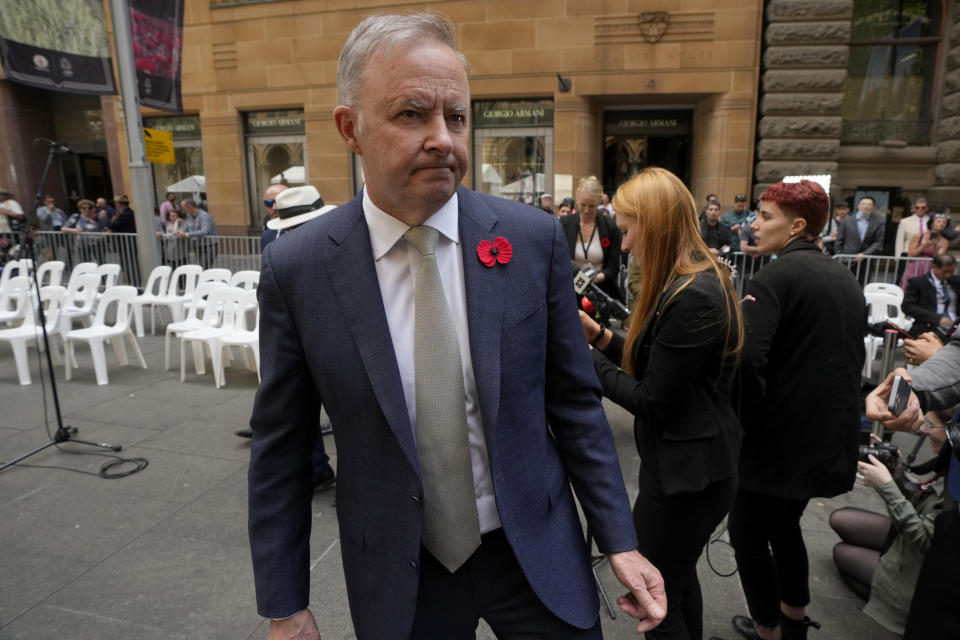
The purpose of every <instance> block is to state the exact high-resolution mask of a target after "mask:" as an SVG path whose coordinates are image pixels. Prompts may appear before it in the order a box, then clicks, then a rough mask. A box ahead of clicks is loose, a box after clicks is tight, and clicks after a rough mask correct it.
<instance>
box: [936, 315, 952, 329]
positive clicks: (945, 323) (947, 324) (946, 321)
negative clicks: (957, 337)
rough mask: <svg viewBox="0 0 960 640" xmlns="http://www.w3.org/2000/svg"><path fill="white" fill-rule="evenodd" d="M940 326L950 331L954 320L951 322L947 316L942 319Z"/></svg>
mask: <svg viewBox="0 0 960 640" xmlns="http://www.w3.org/2000/svg"><path fill="white" fill-rule="evenodd" d="M938 324H939V325H940V326H941V327H943V328H944V329H949V328H950V327H952V326H953V320H951V319H950V318H948V317H947V316H943V317H942V318H940V322H939V323H938Z"/></svg>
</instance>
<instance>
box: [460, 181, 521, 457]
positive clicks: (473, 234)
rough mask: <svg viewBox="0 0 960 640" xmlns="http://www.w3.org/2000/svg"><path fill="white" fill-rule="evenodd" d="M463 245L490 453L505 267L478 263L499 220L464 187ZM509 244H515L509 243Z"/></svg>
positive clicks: (472, 347) (496, 405)
mask: <svg viewBox="0 0 960 640" xmlns="http://www.w3.org/2000/svg"><path fill="white" fill-rule="evenodd" d="M458 194H459V195H458V199H459V203H460V216H459V218H460V245H461V250H462V251H463V280H464V290H465V292H466V297H467V325H468V327H469V329H470V357H471V358H472V359H473V375H474V379H475V380H476V383H477V393H478V394H479V396H480V411H481V414H482V416H483V425H484V433H485V435H486V438H487V443H488V446H489V447H490V448H492V444H493V440H492V438H493V434H494V433H495V429H496V425H497V415H498V413H499V407H500V330H501V327H502V323H503V309H504V297H505V295H506V270H507V266H506V265H501V264H495V265H494V266H493V267H485V266H484V265H483V264H482V263H481V262H480V260H479V258H478V257H477V245H478V244H479V243H480V241H481V240H489V241H491V242H492V241H493V239H494V238H495V237H496V236H497V234H496V233H495V232H494V231H493V229H494V227H495V226H496V224H497V221H498V219H499V217H498V216H497V214H496V213H495V212H494V211H493V210H491V209H490V208H489V207H488V206H487V205H486V204H485V203H484V202H483V201H482V200H481V199H480V198H479V197H477V196H476V195H475V194H474V193H473V192H471V191H469V190H467V189H465V188H463V187H461V188H460V189H459V191H458ZM507 240H511V238H507Z"/></svg>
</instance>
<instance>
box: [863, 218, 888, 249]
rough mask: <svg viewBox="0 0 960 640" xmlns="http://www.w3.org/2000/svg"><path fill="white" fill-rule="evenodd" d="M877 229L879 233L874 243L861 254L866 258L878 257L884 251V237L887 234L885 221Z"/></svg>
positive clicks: (874, 238)
mask: <svg viewBox="0 0 960 640" xmlns="http://www.w3.org/2000/svg"><path fill="white" fill-rule="evenodd" d="M876 229H877V232H876V234H874V236H873V242H871V243H870V246H869V247H867V248H866V249H864V250H863V251H862V252H861V253H863V255H865V256H873V255H877V254H879V253H880V252H881V251H883V236H884V234H885V233H886V230H887V225H886V223H885V222H884V221H883V220H881V221H880V224H878V225H877V227H876Z"/></svg>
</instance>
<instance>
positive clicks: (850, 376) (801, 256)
mask: <svg viewBox="0 0 960 640" xmlns="http://www.w3.org/2000/svg"><path fill="white" fill-rule="evenodd" d="M748 291H749V292H750V295H751V296H753V297H754V298H755V299H756V300H755V301H748V302H744V304H743V309H744V320H745V322H746V329H747V335H746V344H745V346H744V353H743V362H742V366H741V389H740V393H739V398H738V403H739V406H740V422H741V423H742V424H743V433H744V435H743V448H742V450H741V460H740V486H742V487H744V488H746V489H749V490H751V491H756V492H759V493H764V494H769V495H774V496H780V497H784V498H793V499H807V498H812V497H814V496H823V497H829V496H834V495H837V494H840V493H843V492H845V491H848V490H849V489H850V488H851V487H852V486H853V480H854V476H855V474H856V471H857V444H858V437H859V433H860V405H861V401H860V385H861V382H860V370H861V368H862V367H863V358H864V347H863V327H864V323H865V322H866V313H867V311H866V303H865V302H864V299H863V292H862V291H861V289H860V285H859V284H857V280H856V278H854V276H853V274H851V273H850V271H849V270H848V269H846V268H845V267H844V266H843V265H841V264H839V263H838V262H836V261H834V260H832V259H831V258H830V257H828V256H826V255H824V254H823V253H822V252H821V251H820V249H818V248H817V246H816V245H815V244H813V243H811V242H807V241H805V240H796V241H794V242H792V243H790V244H789V245H787V247H786V248H785V249H784V250H783V251H782V252H781V253H780V254H779V255H778V257H777V259H776V260H774V261H772V262H770V263H769V264H768V265H767V266H765V267H763V268H762V269H761V270H760V271H758V272H757V273H756V274H755V275H754V276H753V277H752V278H751V279H750V284H749V286H748Z"/></svg>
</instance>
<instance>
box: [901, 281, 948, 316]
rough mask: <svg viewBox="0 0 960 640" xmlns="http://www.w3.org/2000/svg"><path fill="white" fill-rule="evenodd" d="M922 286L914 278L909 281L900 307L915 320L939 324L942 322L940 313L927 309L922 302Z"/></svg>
mask: <svg viewBox="0 0 960 640" xmlns="http://www.w3.org/2000/svg"><path fill="white" fill-rule="evenodd" d="M920 286H921V285H920V284H919V283H917V282H915V281H914V279H911V280H910V282H908V283H907V290H906V291H905V292H904V293H903V302H902V303H900V309H901V310H902V311H903V312H904V313H905V314H907V315H908V316H910V317H911V318H913V319H914V320H917V321H919V322H925V323H927V324H937V323H938V322H940V314H939V313H937V312H936V311H931V310H930V309H926V308H924V307H923V306H922V305H921V304H920V298H921V297H922V295H923V291H922V290H921V288H920Z"/></svg>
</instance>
